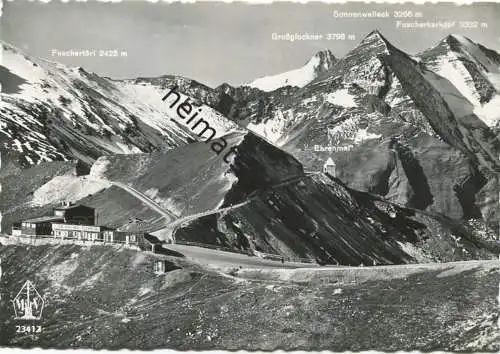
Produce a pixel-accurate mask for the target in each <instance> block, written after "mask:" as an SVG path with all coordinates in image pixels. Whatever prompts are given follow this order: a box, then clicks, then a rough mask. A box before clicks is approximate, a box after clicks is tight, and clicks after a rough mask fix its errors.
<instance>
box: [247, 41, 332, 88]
mask: <svg viewBox="0 0 500 354" xmlns="http://www.w3.org/2000/svg"><path fill="white" fill-rule="evenodd" d="M335 62H336V59H335V57H334V55H333V54H332V52H331V51H330V50H328V49H326V50H323V51H320V52H318V53H316V54H315V55H314V56H313V57H312V58H311V59H310V60H309V61H308V62H307V63H306V64H305V65H304V66H303V67H301V68H298V69H294V70H290V71H287V72H284V73H281V74H277V75H270V76H265V77H261V78H259V79H256V80H254V81H252V82H251V83H250V84H248V85H247V86H250V87H254V88H258V89H260V90H262V91H267V92H270V91H274V90H276V89H278V88H280V87H284V86H297V87H304V86H305V85H307V84H308V83H310V82H311V81H313V80H314V79H316V78H317V77H318V76H319V75H321V74H322V73H324V72H326V71H328V70H329V69H330V68H331V67H332V66H333V65H334V64H335Z"/></svg>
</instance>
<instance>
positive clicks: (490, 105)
mask: <svg viewBox="0 0 500 354" xmlns="http://www.w3.org/2000/svg"><path fill="white" fill-rule="evenodd" d="M419 57H420V58H421V59H422V61H423V62H424V63H425V65H426V66H427V67H428V68H429V69H431V70H432V71H434V72H435V73H436V74H438V75H439V76H441V77H444V78H446V79H447V80H448V81H450V82H451V83H452V84H453V86H455V87H456V88H457V89H458V91H459V92H460V93H461V94H462V95H463V96H464V97H465V98H466V99H467V100H468V101H469V102H470V103H471V104H472V105H473V106H474V113H475V114H476V115H477V116H478V117H480V118H481V120H483V121H484V122H485V123H486V124H487V125H489V126H494V125H496V124H497V122H498V121H500V113H498V112H500V95H499V93H500V55H499V54H498V53H496V52H495V51H493V50H490V49H487V48H485V47H483V46H482V45H480V44H478V43H475V42H473V41H472V40H470V39H469V38H467V37H464V36H461V35H457V34H451V35H449V36H447V37H445V38H444V39H442V40H441V41H440V42H439V43H438V44H437V45H436V46H435V47H433V48H431V49H428V50H426V51H424V52H423V53H421V54H420V55H419Z"/></svg>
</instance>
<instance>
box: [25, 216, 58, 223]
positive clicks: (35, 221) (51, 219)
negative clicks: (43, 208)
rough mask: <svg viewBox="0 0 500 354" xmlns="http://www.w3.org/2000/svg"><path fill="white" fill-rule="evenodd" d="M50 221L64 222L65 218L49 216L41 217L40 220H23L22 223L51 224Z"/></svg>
mask: <svg viewBox="0 0 500 354" xmlns="http://www.w3.org/2000/svg"><path fill="white" fill-rule="evenodd" d="M50 221H64V218H62V217H60V216H54V215H49V216H41V217H39V218H33V219H26V220H23V221H22V222H30V223H32V224H36V223H41V222H50Z"/></svg>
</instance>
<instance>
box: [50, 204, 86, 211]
mask: <svg viewBox="0 0 500 354" xmlns="http://www.w3.org/2000/svg"><path fill="white" fill-rule="evenodd" d="M80 207H84V208H87V209H94V208H92V207H88V206H86V205H81V204H71V205H61V206H58V207H55V208H54V210H69V209H74V208H80Z"/></svg>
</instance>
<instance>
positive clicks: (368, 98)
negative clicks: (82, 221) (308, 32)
mask: <svg viewBox="0 0 500 354" xmlns="http://www.w3.org/2000/svg"><path fill="white" fill-rule="evenodd" d="M2 48H3V61H2V66H0V79H1V82H2V101H1V102H0V144H1V145H0V151H1V153H2V170H0V183H2V191H5V190H6V188H7V189H8V188H10V187H9V186H11V185H13V184H15V183H16V181H21V180H22V181H23V182H22V183H20V182H18V184H17V186H16V188H13V189H12V190H11V191H10V192H9V193H7V194H5V193H2V197H0V209H1V210H2V213H3V219H2V225H3V229H8V228H9V227H10V223H11V222H13V221H17V220H18V219H19V218H21V217H24V216H26V215H39V214H40V213H43V212H45V211H46V210H49V208H50V207H51V205H53V204H55V203H58V202H60V200H61V199H67V198H71V196H72V195H73V196H74V197H73V199H75V201H79V202H81V203H85V204H88V205H92V206H94V207H96V208H97V209H98V212H99V215H101V217H100V220H101V221H102V222H103V223H106V224H110V225H111V224H112V225H116V226H119V225H121V224H124V223H125V222H126V220H128V218H131V217H140V218H141V219H143V220H146V221H147V222H149V229H148V231H151V232H155V233H156V234H157V235H158V236H159V237H163V238H168V237H171V235H170V233H171V232H172V230H171V229H168V227H165V225H166V224H165V223H167V224H168V222H169V221H165V220H160V219H161V218H160V219H159V217H158V215H157V214H155V212H154V211H151V210H149V209H148V208H146V207H145V206H144V205H143V204H141V203H140V202H137V200H135V199H134V198H132V197H131V196H130V195H127V194H126V191H124V190H119V189H117V188H116V187H115V186H110V184H109V182H110V181H117V182H120V183H124V184H127V185H129V186H131V187H133V188H135V189H136V190H138V191H140V192H142V193H144V194H145V195H147V196H148V197H149V198H151V199H153V200H154V201H155V202H156V203H158V204H159V205H160V206H162V207H164V208H165V209H168V210H170V211H173V212H174V214H176V215H180V216H184V217H185V216H189V215H193V214H199V215H202V214H203V215H204V216H201V217H200V218H194V219H192V220H189V222H186V223H185V225H182V226H181V227H179V228H176V229H175V230H173V233H174V234H175V235H176V237H177V238H179V239H183V240H186V241H196V242H203V243H210V244H223V245H225V246H227V247H230V248H231V247H232V248H234V249H240V250H241V249H253V250H257V251H261V252H268V253H275V254H281V255H286V256H289V257H298V258H310V259H316V260H320V261H321V262H326V263H341V264H352V265H355V264H361V263H363V264H380V263H406V262H420V261H422V262H423V261H445V260H459V259H471V258H490V257H494V254H495V253H498V250H499V245H498V244H497V243H496V242H495V241H494V238H495V237H494V235H495V232H496V229H495V228H497V227H498V221H499V220H500V217H499V213H498V207H497V206H498V173H500V162H499V159H498V157H499V156H500V141H499V138H498V132H499V131H500V123H499V122H500V113H499V112H500V110H499V109H497V108H498V107H499V102H500V96H499V95H500V72H499V70H500V69H499V68H500V55H499V54H498V53H496V52H495V51H493V50H490V49H487V48H485V47H484V46H482V45H480V44H478V43H475V42H473V41H471V40H469V39H467V38H465V37H461V36H456V35H450V36H448V37H446V38H444V39H443V40H442V41H440V42H439V43H437V45H436V46H435V47H433V48H430V49H428V50H426V51H424V52H422V53H419V54H416V55H413V56H412V55H408V54H406V53H404V52H402V51H400V50H399V49H397V48H395V47H394V46H393V45H392V44H391V43H389V42H388V41H387V40H386V39H385V38H384V36H383V35H382V34H381V33H379V32H377V31H374V32H372V33H370V34H368V35H367V36H366V37H365V38H364V39H363V40H362V41H361V43H360V44H359V45H358V46H356V47H355V48H353V49H352V50H351V51H350V52H349V53H348V54H347V55H346V56H344V57H343V58H339V59H336V58H335V57H334V56H333V55H332V53H331V52H330V51H328V50H327V51H322V52H319V53H317V54H316V55H315V56H314V57H313V58H311V59H310V60H309V61H308V62H307V63H306V64H305V66H303V67H302V68H299V69H297V70H292V71H289V72H286V73H282V74H276V75H271V76H267V77H264V78H259V79H256V80H255V81H253V82H251V83H250V84H248V85H246V86H241V87H233V86H231V85H228V84H222V85H220V86H218V87H216V88H210V87H208V86H205V85H203V84H201V83H199V82H197V81H194V80H191V79H187V78H183V77H180V76H172V75H166V76H162V77H157V78H137V79H129V80H113V79H110V78H106V77H100V76H98V75H96V74H94V73H89V72H87V71H85V70H84V69H83V68H68V67H65V66H63V65H61V64H57V63H52V62H49V61H46V60H43V59H39V58H34V57H32V56H29V55H27V54H25V53H23V52H22V51H20V50H19V49H17V48H15V47H13V46H11V45H9V44H7V43H3V44H2ZM174 85H176V86H177V87H178V89H177V90H178V91H179V92H182V94H183V95H184V96H185V97H186V98H189V99H190V100H191V101H192V102H193V104H194V105H195V106H199V107H201V109H202V112H203V115H204V117H207V120H208V121H210V122H211V125H212V126H214V127H216V128H217V129H216V130H217V132H218V136H217V137H222V136H224V137H225V139H226V140H228V141H230V142H231V143H232V145H236V146H238V147H239V154H238V156H237V157H235V159H234V160H233V161H232V164H234V165H237V166H238V171H237V172H235V171H232V170H231V169H230V168H229V167H228V166H227V164H225V163H223V161H222V160H221V157H220V156H217V155H215V154H213V152H212V151H210V149H209V148H208V147H207V146H206V145H205V144H204V143H203V142H201V141H197V140H199V137H198V136H196V135H195V134H194V133H193V132H192V131H191V130H190V129H189V128H187V127H185V126H183V125H182V124H179V123H176V122H174V121H173V120H171V119H170V118H172V117H174V113H173V111H172V110H171V109H170V108H169V107H168V105H166V104H165V103H164V102H162V100H161V98H162V96H163V95H164V94H165V91H166V90H167V88H171V87H173V86H174ZM315 146H319V147H325V148H324V149H319V150H317V151H315V148H314V147H315ZM346 147H347V148H346ZM329 148H330V149H329ZM330 157H331V158H333V160H334V161H335V163H336V170H337V174H336V177H333V176H327V175H325V174H322V173H320V171H321V170H322V166H323V164H324V162H325V161H326V160H327V159H328V158H330ZM70 160H79V161H80V163H79V164H78V166H79V168H78V169H76V168H75V165H74V162H70ZM60 161H68V162H67V163H66V162H60ZM82 166H83V167H82ZM84 170H85V171H86V172H82V171H84ZM89 171H90V174H89V175H82V173H83V174H85V173H88V172H89ZM61 181H64V183H63V182H61ZM77 185H78V186H80V187H78V188H79V189H77ZM14 189H15V190H14ZM86 190H88V193H86V192H85V191H86ZM241 203H244V205H241V206H238V207H237V208H234V209H229V210H227V209H225V212H224V213H217V212H216V211H217V210H218V209H219V208H228V207H231V206H232V205H240V204H241ZM209 211H213V213H209ZM170 222H171V221H170ZM207 230H208V231H207Z"/></svg>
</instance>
